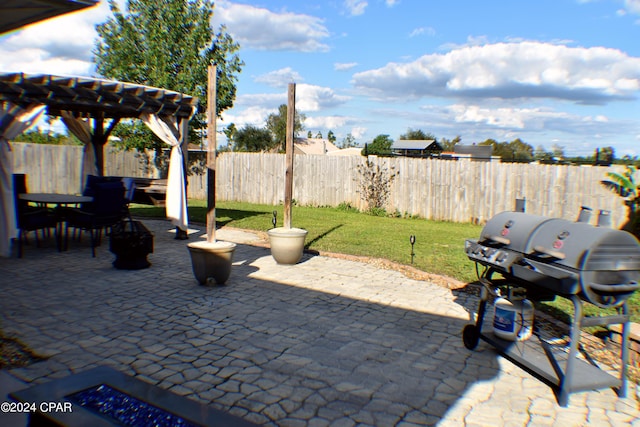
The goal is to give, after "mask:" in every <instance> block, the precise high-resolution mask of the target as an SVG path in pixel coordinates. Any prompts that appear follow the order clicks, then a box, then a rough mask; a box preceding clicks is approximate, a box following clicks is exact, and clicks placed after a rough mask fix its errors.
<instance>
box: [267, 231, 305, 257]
mask: <svg viewBox="0 0 640 427" xmlns="http://www.w3.org/2000/svg"><path fill="white" fill-rule="evenodd" d="M307 233H308V232H307V230H303V229H301V228H284V227H278V228H272V229H271V230H267V234H268V235H269V243H270V246H271V256H273V259H275V260H276V262H277V263H278V264H296V263H297V262H298V261H300V259H301V258H302V254H303V252H304V239H305V238H306V237H307Z"/></svg>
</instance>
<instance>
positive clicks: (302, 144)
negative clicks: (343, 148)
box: [293, 138, 340, 155]
mask: <svg viewBox="0 0 640 427" xmlns="http://www.w3.org/2000/svg"><path fill="white" fill-rule="evenodd" d="M293 148H294V152H295V153H296V154H321V155H324V154H329V153H330V152H333V151H339V150H340V149H339V148H338V147H336V146H335V145H334V144H333V143H332V142H331V141H329V140H328V139H323V138H296V140H295V142H294V145H293Z"/></svg>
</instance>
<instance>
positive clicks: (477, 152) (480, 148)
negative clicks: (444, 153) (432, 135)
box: [453, 144, 493, 159]
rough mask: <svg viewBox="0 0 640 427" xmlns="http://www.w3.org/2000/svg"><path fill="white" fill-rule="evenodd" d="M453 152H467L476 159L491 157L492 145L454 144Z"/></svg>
mask: <svg viewBox="0 0 640 427" xmlns="http://www.w3.org/2000/svg"><path fill="white" fill-rule="evenodd" d="M453 152H454V153H455V154H468V155H471V157H473V158H476V159H491V153H492V152H493V147H492V146H491V145H462V144H456V145H454V147H453Z"/></svg>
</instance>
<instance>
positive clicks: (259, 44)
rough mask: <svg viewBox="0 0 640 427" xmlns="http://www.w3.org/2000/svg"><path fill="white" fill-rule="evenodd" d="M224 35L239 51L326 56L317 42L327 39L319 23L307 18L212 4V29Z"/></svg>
mask: <svg viewBox="0 0 640 427" xmlns="http://www.w3.org/2000/svg"><path fill="white" fill-rule="evenodd" d="M220 24H224V25H226V26H227V31H228V32H229V34H231V36H232V37H233V38H234V40H235V41H236V42H238V43H239V44H240V46H241V47H242V48H249V49H256V50H266V51H282V50H291V51H299V52H318V51H320V52H326V51H328V50H329V47H328V46H327V45H326V44H324V43H322V42H321V40H323V39H325V38H327V37H329V30H327V28H326V27H325V26H324V23H323V20H322V19H320V18H317V17H314V16H310V15H303V14H299V13H291V12H282V13H275V12H272V11H270V10H268V9H264V8H261V7H256V6H251V5H247V4H236V3H230V2H228V1H218V2H216V7H215V9H214V14H213V19H212V25H213V27H214V29H215V28H218V27H219V26H220Z"/></svg>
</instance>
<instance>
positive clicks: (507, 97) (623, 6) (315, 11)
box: [0, 0, 640, 157]
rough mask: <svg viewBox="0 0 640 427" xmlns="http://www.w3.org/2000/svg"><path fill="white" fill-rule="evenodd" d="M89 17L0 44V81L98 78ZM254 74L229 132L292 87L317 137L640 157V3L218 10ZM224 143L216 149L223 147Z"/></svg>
mask: <svg viewBox="0 0 640 427" xmlns="http://www.w3.org/2000/svg"><path fill="white" fill-rule="evenodd" d="M108 14H109V11H108V6H107V4H106V3H105V2H101V5H100V6H99V7H97V8H94V9H92V10H89V11H84V12H80V13H77V14H73V15H70V16H66V17H60V18H56V19H52V20H50V21H47V22H44V23H41V24H37V25H33V26H31V27H28V28H26V29H24V30H22V31H19V32H16V33H12V34H10V35H6V36H4V37H0V70H2V71H23V72H30V73H52V74H65V75H67V74H73V75H95V73H94V67H93V65H92V62H91V49H92V47H93V41H94V39H95V31H94V29H93V28H94V25H95V24H97V23H100V22H103V21H104V20H105V19H106V17H107V16H108ZM221 24H225V25H226V26H227V31H228V32H229V33H230V34H231V35H232V36H233V37H234V39H235V40H236V41H237V42H239V43H240V45H241V50H240V56H241V58H242V59H243V60H244V61H245V64H246V65H245V67H244V70H243V72H242V74H241V75H240V79H239V82H238V93H237V94H238V96H237V99H236V103H235V106H234V108H233V109H230V110H228V111H226V112H225V113H224V114H223V121H222V123H219V127H223V126H226V125H227V124H229V123H235V124H236V126H237V127H238V128H241V127H242V126H244V125H246V124H251V125H256V126H263V125H264V122H265V119H266V117H267V115H268V114H269V113H272V112H274V111H276V110H277V108H278V106H279V105H280V104H284V103H286V92H287V84H288V83H290V82H295V83H296V84H297V86H296V89H297V90H296V92H297V97H296V98H297V104H296V105H297V109H298V110H299V111H300V112H302V113H304V114H305V115H306V117H307V120H306V122H305V123H304V125H305V128H306V129H307V130H310V131H312V133H313V134H314V135H315V134H316V133H318V132H321V133H322V135H324V136H326V135H327V132H328V131H329V130H332V131H333V132H334V134H335V135H336V136H337V138H338V142H341V141H342V140H343V139H344V137H346V136H347V135H348V134H351V135H353V136H354V137H355V139H356V141H357V142H358V143H360V144H364V143H366V142H369V141H371V140H372V139H373V138H374V137H375V136H377V135H379V134H387V135H389V136H390V137H391V138H393V139H398V138H399V136H400V135H401V134H403V133H405V132H406V131H407V130H408V129H409V128H411V129H421V130H423V131H425V132H430V133H433V134H434V135H435V136H436V137H438V138H447V139H452V138H454V137H456V136H458V135H459V136H460V137H461V138H462V142H463V143H465V144H472V143H476V142H481V141H484V140H485V139H487V138H493V139H496V140H498V141H511V140H513V139H515V138H520V139H522V140H523V141H525V142H527V143H529V144H531V145H532V146H534V148H535V147H538V146H543V147H544V148H545V149H547V150H550V149H551V148H552V147H553V146H554V145H555V146H558V147H561V148H562V149H563V150H564V152H565V153H566V154H567V155H588V154H592V153H593V151H594V149H595V148H596V147H604V146H608V145H611V146H613V147H614V148H615V150H616V154H617V156H618V157H621V156H623V155H624V154H629V155H640V149H639V147H640V99H639V98H640V43H638V40H640V0H626V1H625V0H592V1H588V0H555V1H547V0H536V1H516V0H504V1H492V0H484V1H477V0H476V1H456V0H450V1H447V2H442V1H428V0H346V1H345V0H329V1H304V2H300V1H294V0H287V1H284V0H262V1H228V0H224V1H218V2H216V7H215V12H214V18H213V22H212V25H213V27H214V29H217V28H218V27H219V25H221ZM219 140H220V139H219Z"/></svg>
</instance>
